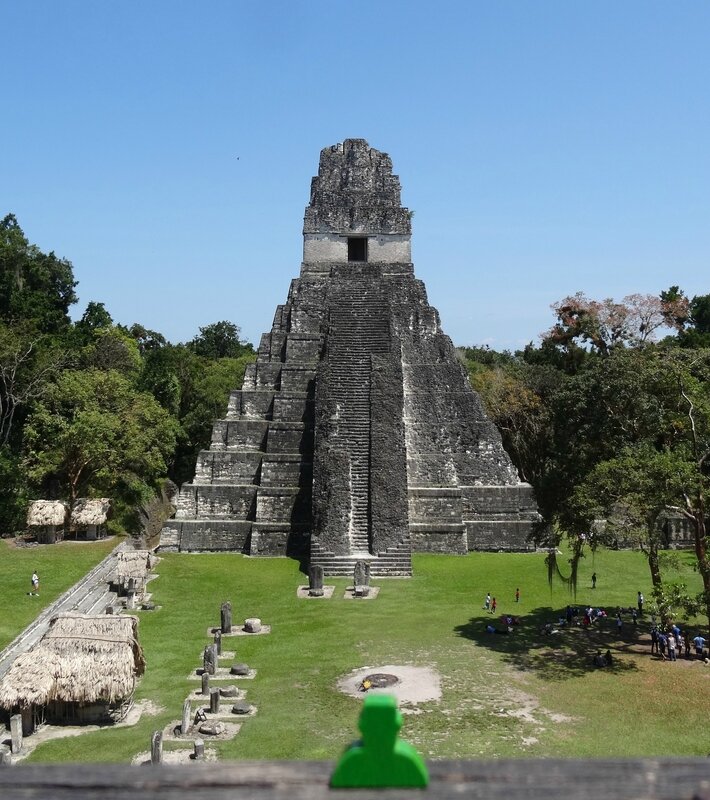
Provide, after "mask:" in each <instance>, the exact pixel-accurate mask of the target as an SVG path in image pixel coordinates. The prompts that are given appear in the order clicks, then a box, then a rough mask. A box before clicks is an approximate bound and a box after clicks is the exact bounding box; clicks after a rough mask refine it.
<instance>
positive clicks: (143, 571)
mask: <svg viewBox="0 0 710 800" xmlns="http://www.w3.org/2000/svg"><path fill="white" fill-rule="evenodd" d="M154 563H155V556H154V555H153V554H152V553H151V552H150V550H121V551H119V553H118V555H117V560H116V584H117V585H118V587H119V589H120V590H122V591H125V590H126V589H127V588H128V583H129V581H130V580H131V579H133V582H134V583H133V585H134V586H135V588H136V589H137V590H138V591H141V592H142V591H143V588H144V587H145V584H146V581H147V579H148V573H149V572H150V570H151V568H152V567H153V564H154Z"/></svg>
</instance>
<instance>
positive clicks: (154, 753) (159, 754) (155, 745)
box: [150, 731, 163, 764]
mask: <svg viewBox="0 0 710 800" xmlns="http://www.w3.org/2000/svg"><path fill="white" fill-rule="evenodd" d="M162 761H163V732H162V731H153V735H152V736H151V737H150V763H151V764H161V763H162Z"/></svg>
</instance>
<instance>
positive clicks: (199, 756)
mask: <svg viewBox="0 0 710 800" xmlns="http://www.w3.org/2000/svg"><path fill="white" fill-rule="evenodd" d="M192 757H193V758H194V759H195V761H203V760H204V758H205V742H204V740H203V739H195V744H194V751H193V753H192Z"/></svg>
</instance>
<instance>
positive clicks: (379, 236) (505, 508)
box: [161, 139, 537, 575]
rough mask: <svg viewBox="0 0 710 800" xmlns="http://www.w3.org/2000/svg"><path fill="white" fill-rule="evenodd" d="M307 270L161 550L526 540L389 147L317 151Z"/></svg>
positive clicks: (331, 550)
mask: <svg viewBox="0 0 710 800" xmlns="http://www.w3.org/2000/svg"><path fill="white" fill-rule="evenodd" d="M303 238H304V242H303V263H302V264H301V274H300V277H299V278H297V279H295V280H293V281H292V283H291V288H290V290H289V293H288V300H287V302H286V304H285V305H282V306H279V307H278V308H277V310H276V315H275V318H274V323H273V326H272V328H271V331H270V332H269V333H266V334H264V335H263V337H262V339H261V344H260V346H259V351H258V358H257V361H256V363H255V364H253V365H251V366H250V367H249V368H248V370H247V373H246V375H245V378H244V384H243V386H242V389H241V390H238V391H235V392H233V393H232V395H231V398H230V400H229V407H228V409H227V414H226V417H225V419H222V420H218V421H217V422H216V423H215V426H214V432H213V437H212V444H211V447H210V449H209V450H204V451H202V453H201V454H200V457H199V460H198V463H197V470H196V473H195V479H194V482H193V483H191V484H186V485H184V486H183V487H182V489H181V491H180V494H179V497H178V510H177V514H176V518H175V519H174V520H170V521H169V522H168V523H167V524H166V526H165V528H164V529H163V533H162V537H161V548H162V549H173V550H182V551H196V550H236V551H242V552H246V553H250V554H253V555H277V554H281V555H294V556H304V555H305V556H309V557H310V563H311V564H317V565H322V566H323V567H324V570H325V573H326V574H329V575H333V574H343V575H345V574H347V575H352V574H353V567H354V565H355V563H356V562H357V561H362V560H363V559H365V560H369V561H370V563H371V571H372V574H373V575H387V574H390V575H408V574H410V573H411V552H412V550H415V551H430V552H442V553H466V552H468V551H469V550H525V549H528V548H529V545H528V544H527V541H526V540H527V535H528V534H529V532H530V530H531V526H532V524H533V523H534V522H535V521H536V520H537V510H536V506H535V501H534V498H533V496H532V490H531V487H530V486H529V485H528V484H526V483H521V481H520V480H519V478H518V475H517V472H516V470H515V468H514V467H513V465H512V463H511V461H510V459H509V457H508V455H507V454H506V453H505V451H504V450H503V447H502V445H501V439H500V435H499V433H498V431H497V430H496V428H495V426H494V425H493V424H492V423H491V422H490V421H489V420H488V419H487V418H486V416H485V414H484V412H483V409H482V407H481V402H480V400H479V398H478V396H477V395H476V394H475V393H474V392H473V390H472V389H471V387H470V385H469V382H468V378H467V376H466V374H465V372H464V369H463V368H462V366H461V364H460V363H459V361H458V360H457V358H456V354H455V351H454V348H453V345H452V343H451V341H450V339H449V338H448V337H447V336H445V335H444V334H443V333H442V331H441V326H440V324H439V316H438V313H437V311H436V309H434V308H432V306H430V305H429V303H428V302H427V297H426V290H425V288H424V284H423V283H422V282H421V281H420V280H417V279H416V278H415V277H414V271H413V265H412V263H411V245H410V241H411V214H410V213H409V211H408V210H407V209H406V208H403V207H402V205H401V203H400V186H399V179H398V177H397V176H396V175H393V174H392V162H391V160H390V158H389V156H388V155H387V154H385V153H381V152H379V151H377V150H374V149H372V148H370V147H369V146H368V144H367V142H366V141H364V140H363V139H348V140H346V141H345V142H344V143H343V144H338V145H335V146H333V147H328V148H326V149H324V150H323V151H322V152H321V156H320V166H319V169H318V175H317V176H316V177H315V178H313V181H312V184H311V199H310V203H309V205H308V207H307V208H306V214H305V220H304V228H303Z"/></svg>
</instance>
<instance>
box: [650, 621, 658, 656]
mask: <svg viewBox="0 0 710 800" xmlns="http://www.w3.org/2000/svg"><path fill="white" fill-rule="evenodd" d="M654 653H658V626H656V625H654V626H653V627H652V628H651V655H653V654H654Z"/></svg>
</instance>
